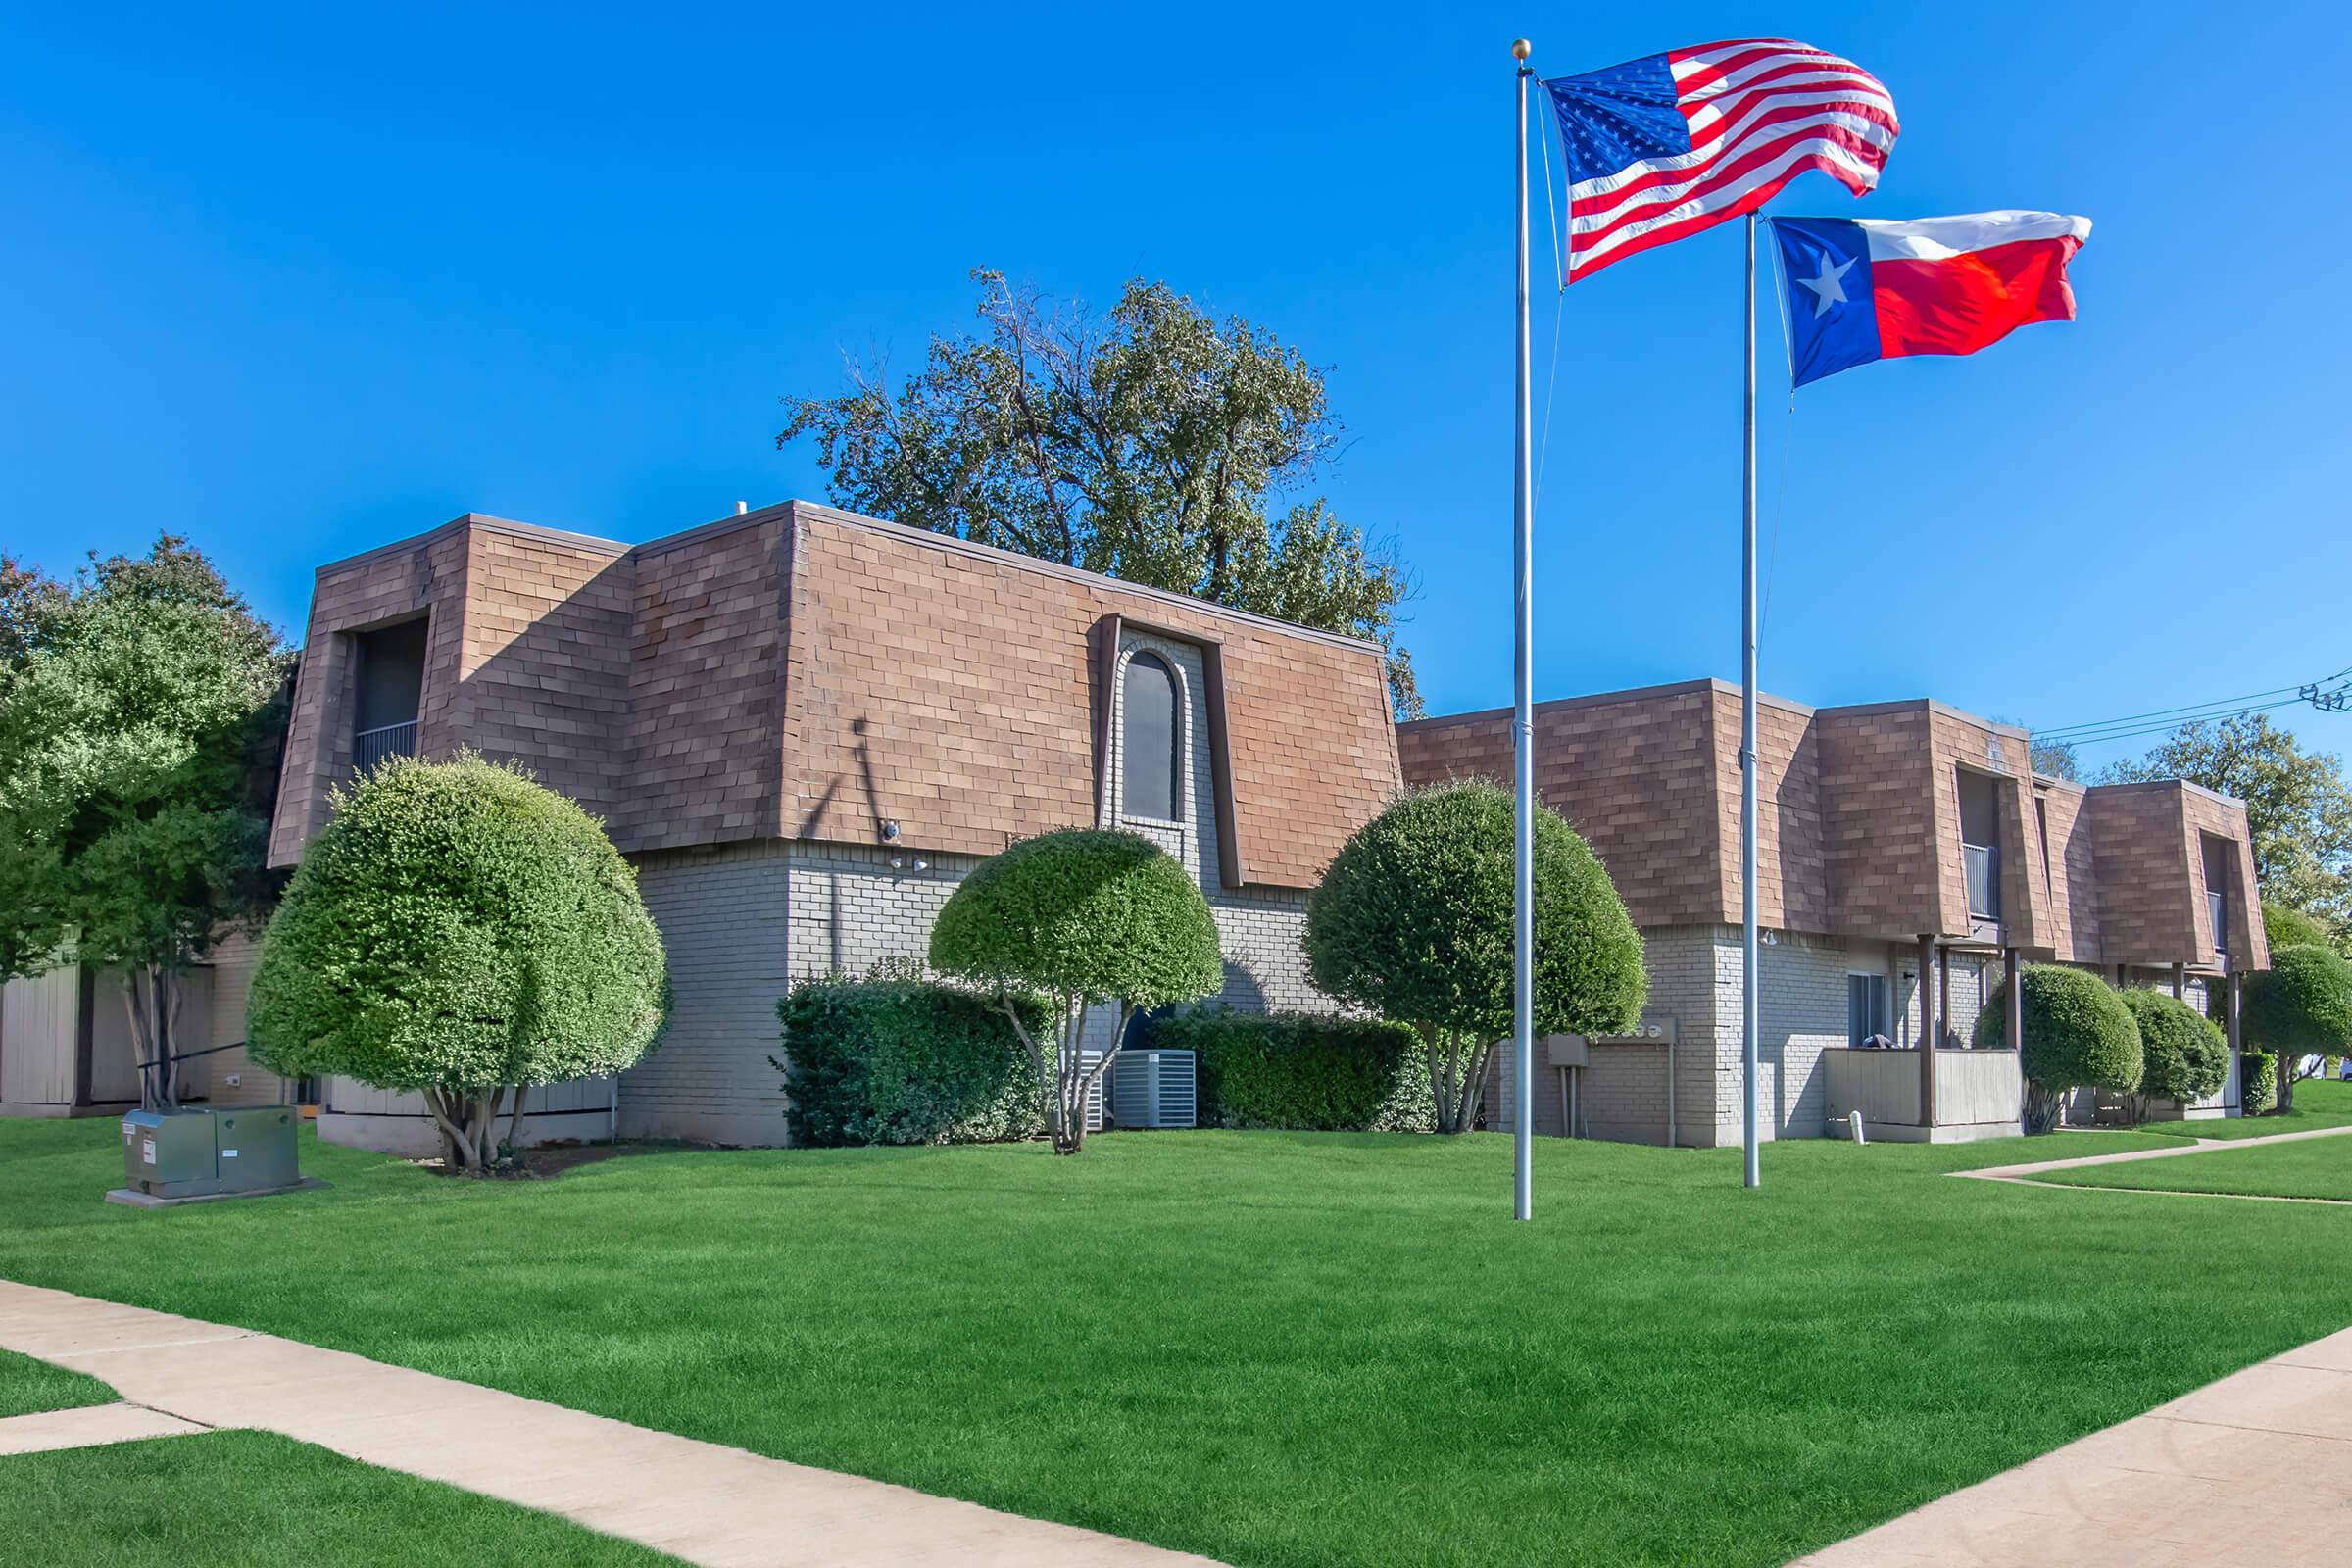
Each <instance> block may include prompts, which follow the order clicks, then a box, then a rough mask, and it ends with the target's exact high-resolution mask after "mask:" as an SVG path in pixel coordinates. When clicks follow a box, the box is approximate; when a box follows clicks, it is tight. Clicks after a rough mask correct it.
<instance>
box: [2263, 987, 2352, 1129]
mask: <svg viewBox="0 0 2352 1568" xmlns="http://www.w3.org/2000/svg"><path fill="white" fill-rule="evenodd" d="M2244 1006H2245V1015H2244V1029H2245V1034H2246V1038H2247V1039H2248V1040H2249V1041H2252V1042H2253V1043H2254V1044H2255V1045H2258V1046H2260V1047H2261V1048H2262V1049H2263V1050H2264V1051H2266V1052H2269V1053H2270V1054H2273V1055H2275V1056H2276V1057H2278V1066H2277V1069H2276V1070H2277V1072H2278V1096H2277V1098H2276V1102H2275V1103H2277V1105H2278V1113H2279V1114H2280V1115H2284V1114H2285V1113H2286V1112H2288V1111H2290V1110H2292V1109H2294V1108H2295V1084H2296V1081H2297V1080H2299V1079H2301V1078H2302V1077H2303V1076H2304V1071H2303V1063H2304V1061H2305V1059H2306V1058H2307V1057H2311V1056H2331V1055H2342V1054H2345V1053H2347V1052H2352V961H2347V960H2346V959H2345V958H2344V956H2343V955H2342V954H2339V953H2337V952H2336V951H2335V950H2334V949H2332V948H2323V947H2319V946H2316V945H2315V946H2311V947H2291V948H2279V949H2278V950H2277V951H2276V952H2274V953H2273V954H2272V955H2271V966H2270V968H2268V969H2257V970H2255V971H2253V972H2252V973H2250V974H2248V975H2247V976H2246V979H2245V1001H2244Z"/></svg>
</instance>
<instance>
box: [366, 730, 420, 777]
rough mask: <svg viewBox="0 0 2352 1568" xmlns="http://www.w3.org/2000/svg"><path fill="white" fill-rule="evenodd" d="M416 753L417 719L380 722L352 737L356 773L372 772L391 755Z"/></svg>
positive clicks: (414, 754) (403, 755)
mask: <svg viewBox="0 0 2352 1568" xmlns="http://www.w3.org/2000/svg"><path fill="white" fill-rule="evenodd" d="M416 755H417V721H416V720H415V719H413V718H412V719H410V720H409V721H408V722H407V723H405V724H379V725H377V726H376V727H375V728H374V729H364V730H361V731H360V732H359V733H358V734H356V735H354V736H353V737H352V738H351V769H352V771H353V772H354V773H371V772H373V771H374V770H375V768H376V766H377V764H379V763H381V762H382V761H383V760H385V759H386V758H390V757H415V756H416Z"/></svg>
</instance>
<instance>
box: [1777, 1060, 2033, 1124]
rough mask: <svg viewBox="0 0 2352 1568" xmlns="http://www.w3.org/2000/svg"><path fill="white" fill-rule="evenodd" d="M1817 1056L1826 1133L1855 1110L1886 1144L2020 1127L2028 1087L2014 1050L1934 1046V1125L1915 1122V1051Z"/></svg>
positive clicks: (1917, 1065)
mask: <svg viewBox="0 0 2352 1568" xmlns="http://www.w3.org/2000/svg"><path fill="white" fill-rule="evenodd" d="M1821 1059H1822V1065H1823V1067H1824V1069H1825V1070H1826V1071H1827V1072H1828V1074H1829V1086H1828V1087H1829V1116H1830V1128H1829V1130H1830V1132H1831V1133H1832V1135H1838V1134H1840V1133H1842V1132H1843V1131H1844V1130H1845V1128H1846V1127H1847V1126H1848V1125H1850V1123H1849V1122H1848V1118H1849V1117H1850V1116H1851V1115H1852V1114H1853V1112H1855V1111H1857V1110H1858V1111H1860V1112H1861V1113H1862V1127H1863V1131H1864V1132H1865V1133H1866V1134H1867V1135H1868V1136H1870V1137H1872V1138H1877V1139H1882V1140H1884V1141H1886V1142H1888V1143H1906V1144H1960V1143H1968V1142H1971V1141H1973V1140H1975V1139H1979V1138H2010V1137H2014V1136H2016V1135H2017V1133H2018V1132H2019V1131H2020V1122H2019V1115H2020V1112H2021V1111H2022V1110H2023V1108H2024V1105H2025V1087H2026V1086H2025V1078H2024V1075H2023V1074H2022V1073H2020V1072H2019V1070H2018V1064H2017V1053H2016V1052H2014V1051H1938V1052H1936V1122H1935V1125H1934V1126H1932V1127H1929V1126H1922V1125H1921V1118H1920V1114H1919V1053H1918V1052H1916V1051H1857V1050H1853V1049H1851V1048H1849V1047H1843V1046H1838V1047H1833V1048H1831V1049H1830V1050H1828V1051H1825V1052H1823V1053H1822V1054H1821Z"/></svg>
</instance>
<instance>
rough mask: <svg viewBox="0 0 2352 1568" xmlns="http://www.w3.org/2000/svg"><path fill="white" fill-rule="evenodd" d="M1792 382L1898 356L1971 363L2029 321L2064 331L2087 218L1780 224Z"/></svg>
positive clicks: (1971, 216)
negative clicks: (2071, 267) (2070, 273)
mask: <svg viewBox="0 0 2352 1568" xmlns="http://www.w3.org/2000/svg"><path fill="white" fill-rule="evenodd" d="M1772 231H1773V235H1774V237H1775V238H1777V239H1778V240H1779V241H1780V246H1781V276H1782V278H1783V279H1784V280H1785V282H1786V284H1787V287H1788V290H1789V364H1790V368H1791V369H1792V370H1793V372H1794V374H1795V378H1796V380H1795V384H1796V385H1798V386H1803V385H1804V384H1805V383H1806V382H1807V381H1818V380H1820V379H1821V378H1822V377H1823V376H1825V375H1835V374H1836V373H1838V371H1839V370H1846V369H1851V368H1853V367H1855V366H1857V365H1868V364H1869V363H1870V362H1871V361H1873V360H1891V359H1894V358H1895V357H1897V356H1898V355H1904V354H1974V353H1976V352H1977V350H1979V349H1981V348H1983V347H1985V345H1986V344H1988V343H1997V342H1999V341H2000V340H2001V339H2002V338H2005V337H2007V336H2008V335H2009V334H2010V333H2011V332H2013V331H2015V330H2016V329H2017V328H2019V327H2021V326H2024V325H2025V324H2026V323H2027V322H2028V321H2071V320H2073V319H2075V291H2074V290H2073V289H2072V288H2070V287H2069V286H2068V285H2067V281H2066V264H2067V263H2068V262H2070V261H2072V260H2073V259H2074V255H2075V252H2077V251H2079V250H2081V249H2082V242H2083V241H2084V240H2086V239H2088V238H2090V220H2089V219H2087V218H2070V217H2068V216H2067V215H2065V214H2064V213H1967V214H1963V215H1962V216H1960V217H1958V218H1914V219H1905V220H1901V221H1888V220H1885V219H1867V218H1864V219H1845V218H1776V219H1774V220H1772Z"/></svg>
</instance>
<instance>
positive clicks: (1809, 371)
mask: <svg viewBox="0 0 2352 1568" xmlns="http://www.w3.org/2000/svg"><path fill="white" fill-rule="evenodd" d="M1770 221H1771V223H1772V237H1773V239H1774V240H1775V241H1776V242H1778V243H1779V245H1780V247H1781V279H1782V282H1783V283H1784V284H1785V285H1786V286H1787V288H1788V290H1789V369H1790V371H1791V372H1792V374H1793V375H1794V381H1793V383H1792V384H1794V385H1796V386H1803V385H1804V384H1805V383H1806V382H1807V381H1818V380H1820V379H1821V378H1822V377H1823V376H1825V375H1836V374H1837V373H1838V371H1839V370H1850V369H1852V368H1854V367H1855V366H1857V365H1868V364H1870V363H1871V362H1872V361H1873V360H1876V359H1878V358H1879V310H1878V306H1877V305H1876V304H1875V303H1874V302H1873V300H1872V298H1871V292H1870V242H1869V240H1868V239H1866V238H1865V237H1864V236H1863V232H1862V227H1861V225H1860V224H1858V223H1856V222H1854V221H1852V220H1851V219H1845V218H1775V219H1772V220H1770Z"/></svg>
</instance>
